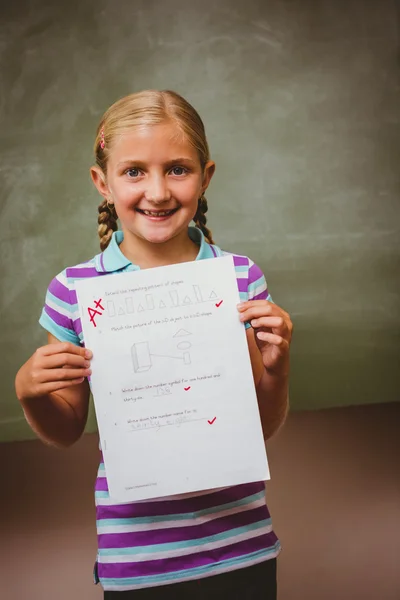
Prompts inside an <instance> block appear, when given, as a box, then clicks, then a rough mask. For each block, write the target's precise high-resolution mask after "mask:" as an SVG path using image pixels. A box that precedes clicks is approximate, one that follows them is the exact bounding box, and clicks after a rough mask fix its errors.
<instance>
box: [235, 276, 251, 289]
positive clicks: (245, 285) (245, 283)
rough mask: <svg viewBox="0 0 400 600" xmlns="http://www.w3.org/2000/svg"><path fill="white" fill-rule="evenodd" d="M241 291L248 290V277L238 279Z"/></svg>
mask: <svg viewBox="0 0 400 600" xmlns="http://www.w3.org/2000/svg"><path fill="white" fill-rule="evenodd" d="M236 281H237V285H238V289H239V292H247V288H248V286H249V282H248V281H247V279H236Z"/></svg>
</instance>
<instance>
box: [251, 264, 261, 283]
mask: <svg viewBox="0 0 400 600" xmlns="http://www.w3.org/2000/svg"><path fill="white" fill-rule="evenodd" d="M260 277H264V273H263V272H262V271H261V269H260V267H259V266H258V265H251V267H250V269H249V283H254V282H255V281H257V279H260Z"/></svg>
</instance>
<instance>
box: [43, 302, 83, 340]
mask: <svg viewBox="0 0 400 600" xmlns="http://www.w3.org/2000/svg"><path fill="white" fill-rule="evenodd" d="M44 310H45V313H46V314H47V315H48V316H49V317H50V319H51V320H52V321H53V322H54V323H56V324H57V325H61V327H64V328H65V329H69V330H70V331H71V332H73V333H75V331H74V328H73V326H72V321H71V319H70V318H69V317H65V316H64V315H62V314H60V313H59V312H57V311H55V310H53V309H52V308H50V306H47V304H46V305H45V307H44Z"/></svg>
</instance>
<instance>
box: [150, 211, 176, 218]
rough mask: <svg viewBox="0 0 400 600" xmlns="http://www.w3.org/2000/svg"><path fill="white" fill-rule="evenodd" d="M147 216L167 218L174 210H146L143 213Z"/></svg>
mask: <svg viewBox="0 0 400 600" xmlns="http://www.w3.org/2000/svg"><path fill="white" fill-rule="evenodd" d="M143 212H144V214H145V215H148V216H149V217H165V216H167V215H169V214H170V213H171V212H172V210H158V211H155V210H144V211H143Z"/></svg>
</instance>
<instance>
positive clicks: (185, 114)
mask: <svg viewBox="0 0 400 600" xmlns="http://www.w3.org/2000/svg"><path fill="white" fill-rule="evenodd" d="M165 121H170V122H172V123H174V124H176V126H177V128H178V129H179V130H180V132H181V133H182V134H183V135H184V136H185V137H186V139H187V140H188V141H189V143H190V144H192V146H193V147H194V148H195V149H196V151H197V153H198V156H199V160H200V165H201V168H202V169H204V167H205V165H206V163H207V162H208V161H209V160H210V151H209V148H208V143H207V138H206V134H205V129H204V124H203V121H202V120H201V117H200V115H199V114H198V113H197V112H196V110H195V109H194V108H193V106H192V105H191V104H189V102H187V100H185V99H184V98H182V96H180V95H179V94H177V93H176V92H172V91H170V90H164V91H158V90H145V91H142V92H138V93H136V94H130V95H129V96H125V97H124V98H121V99H120V100H118V101H117V102H115V103H114V104H113V105H112V106H110V108H109V109H108V110H107V111H106V112H105V114H104V115H103V118H102V119H101V121H100V124H99V126H98V128H97V135H96V140H95V143H94V154H95V157H96V163H97V165H98V166H99V167H100V168H101V170H102V171H103V173H104V174H106V173H107V160H108V157H109V153H110V148H111V147H112V143H113V140H114V139H115V137H116V136H118V135H121V134H123V133H126V131H127V130H130V129H134V128H135V127H149V126H152V125H159V124H160V123H164V122H165ZM207 210H208V204H207V200H206V198H205V197H204V195H202V196H201V198H199V202H198V207H197V211H196V214H195V216H194V219H193V220H194V222H195V225H196V227H198V228H199V229H201V231H202V232H203V234H204V236H205V238H206V240H207V241H208V242H209V243H210V244H213V243H214V242H213V239H212V233H211V231H210V230H209V229H208V227H207V225H206V223H207V218H206V212H207ZM98 212H99V216H98V223H99V227H98V234H99V237H100V248H101V249H102V250H104V249H105V248H107V246H108V244H109V243H110V240H111V236H112V233H113V231H116V230H117V229H118V225H117V219H118V216H117V213H116V211H115V207H114V205H113V204H111V205H110V204H108V202H107V200H103V202H102V203H101V204H100V205H99V208H98Z"/></svg>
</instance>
